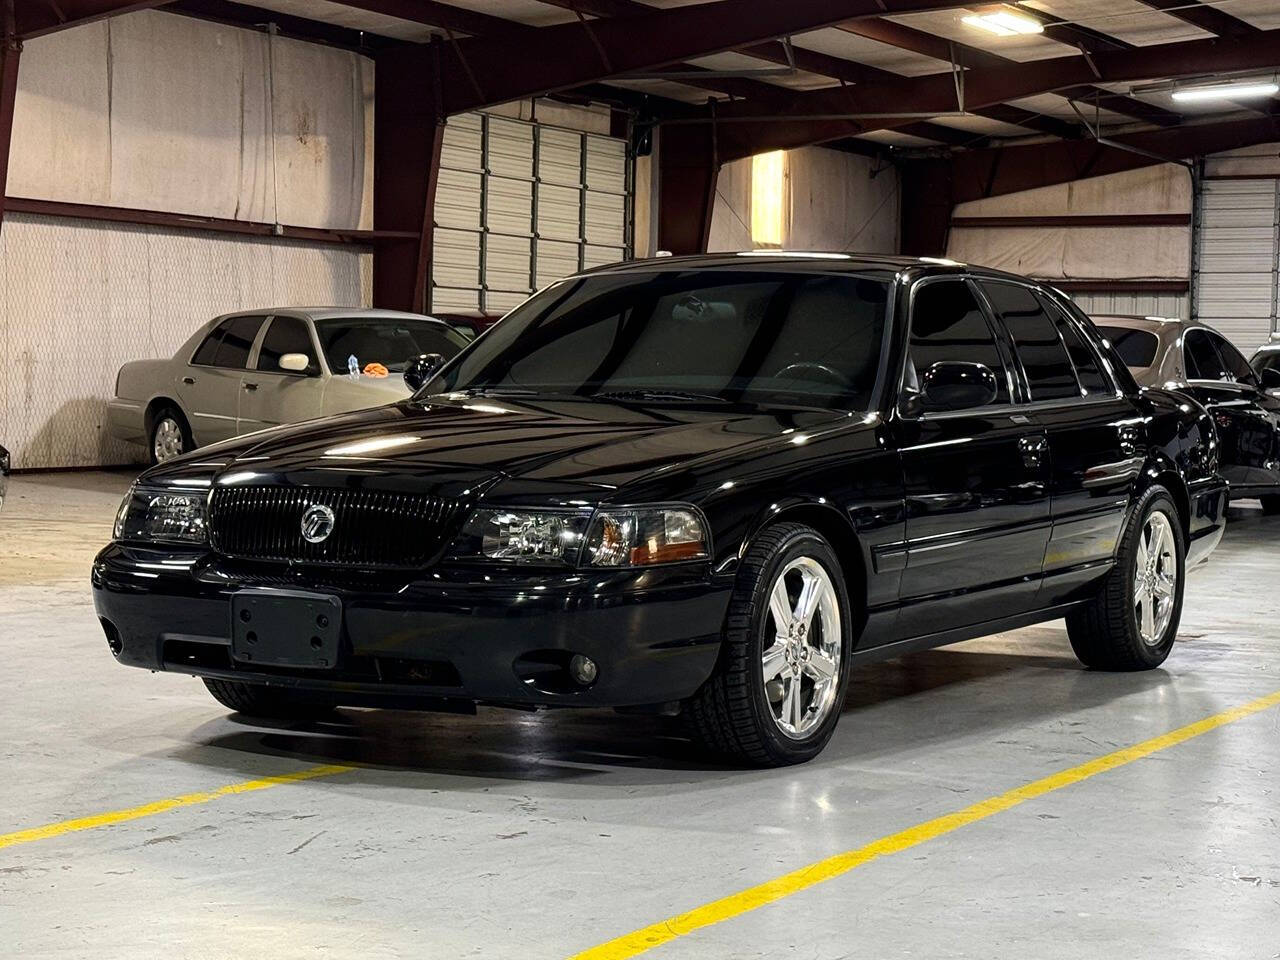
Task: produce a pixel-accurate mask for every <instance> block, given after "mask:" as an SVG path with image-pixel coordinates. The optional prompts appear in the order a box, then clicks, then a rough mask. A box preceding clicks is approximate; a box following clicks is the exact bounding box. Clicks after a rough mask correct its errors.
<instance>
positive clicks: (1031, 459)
mask: <svg viewBox="0 0 1280 960" xmlns="http://www.w3.org/2000/svg"><path fill="white" fill-rule="evenodd" d="M1018 449H1019V450H1021V451H1022V462H1023V464H1024V465H1025V466H1026V467H1027V468H1028V469H1029V470H1039V469H1040V467H1041V466H1043V465H1044V454H1045V451H1046V450H1048V449H1049V441H1048V440H1047V439H1046V438H1045V437H1023V438H1022V439H1021V440H1019V441H1018Z"/></svg>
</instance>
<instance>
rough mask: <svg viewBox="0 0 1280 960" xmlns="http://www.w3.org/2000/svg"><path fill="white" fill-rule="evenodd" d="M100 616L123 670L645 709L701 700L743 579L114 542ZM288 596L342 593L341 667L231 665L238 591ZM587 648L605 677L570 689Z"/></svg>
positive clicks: (350, 699) (691, 572)
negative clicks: (264, 555) (417, 565)
mask: <svg viewBox="0 0 1280 960" xmlns="http://www.w3.org/2000/svg"><path fill="white" fill-rule="evenodd" d="M92 582H93V593H94V606H95V607H96V609H97V612H98V616H99V618H100V619H101V620H102V622H103V627H104V629H105V631H106V633H107V639H108V643H109V645H110V646H111V649H112V652H113V653H114V654H115V657H116V659H117V660H118V661H120V662H121V663H123V664H127V665H129V666H135V667H144V668H147V669H151V670H166V671H173V672H176V673H187V674H193V675H196V676H204V677H218V678H225V679H235V680H243V681H249V682H257V683H267V684H273V685H279V686H285V687H293V688H298V689H308V690H320V691H325V692H328V693H331V694H335V695H336V696H337V699H338V700H339V702H342V703H346V704H369V705H405V706H413V705H415V704H417V703H419V702H422V703H423V704H424V705H426V704H428V703H429V702H432V701H440V700H450V701H472V702H477V701H481V702H488V703H504V704H512V705H564V706H569V705H572V706H639V705H648V704H657V703H667V702H670V701H674V700H682V699H685V698H686V697H689V696H691V695H692V694H693V693H694V692H696V691H697V689H698V688H699V687H700V686H701V685H702V683H703V682H704V681H705V680H706V679H707V677H709V676H710V675H711V672H712V670H713V669H714V667H715V663H716V659H717V657H718V656H719V651H720V634H721V628H722V626H723V623H724V618H725V614H726V611H727V609H728V603H729V591H730V589H731V584H730V583H728V582H723V583H722V582H717V581H715V580H713V579H712V578H711V577H710V575H709V570H708V567H707V565H706V564H693V565H686V564H681V565H673V566H669V567H653V568H650V569H648V570H640V571H609V572H603V573H602V572H598V571H565V572H563V573H540V574H531V573H522V572H512V571H510V570H485V569H477V568H457V569H454V568H447V569H446V568H441V569H438V570H434V571H432V572H431V573H430V574H426V575H418V576H415V577H413V578H406V577H401V578H398V579H397V578H394V577H388V576H378V577H372V576H369V577H358V576H355V575H347V574H341V573H336V572H333V571H313V572H311V573H310V574H309V575H308V576H306V577H299V576H298V575H296V574H289V573H288V572H287V571H285V570H284V569H282V568H278V567H277V568H266V567H264V566H262V565H256V566H249V565H243V564H242V565H236V564H233V563H230V562H228V561H224V560H221V559H219V558H217V557H215V556H211V555H209V554H204V553H198V554H197V553H193V554H185V555H184V554H177V553H175V552H174V551H172V550H155V549H149V548H143V547H135V546H126V545H121V544H112V545H110V546H108V547H107V548H106V549H104V550H103V551H102V552H101V553H100V554H99V555H98V557H97V559H96V560H95V561H94V565H93V573H92ZM263 587H266V588H270V587H281V588H288V589H290V590H307V591H314V592H316V593H321V594H326V595H331V596H336V597H338V598H339V599H340V600H341V601H342V606H343V628H342V636H341V640H340V646H339V657H338V662H337V663H336V665H334V666H333V667H332V668H330V669H324V670H316V669H309V668H292V667H289V668H286V667H261V666H256V665H249V664H244V663H240V662H238V661H234V660H233V659H232V656H231V633H232V625H231V596H232V594H233V593H235V592H236V591H237V590H241V589H249V588H263ZM573 654H583V655H585V656H588V657H590V658H591V659H592V660H594V661H595V662H596V664H597V665H598V668H599V675H598V677H597V678H596V680H595V682H594V683H592V684H591V685H590V686H587V687H582V686H580V685H578V684H576V683H573V682H571V678H570V676H569V674H568V671H567V664H568V660H569V658H570V657H571V656H572V655H573Z"/></svg>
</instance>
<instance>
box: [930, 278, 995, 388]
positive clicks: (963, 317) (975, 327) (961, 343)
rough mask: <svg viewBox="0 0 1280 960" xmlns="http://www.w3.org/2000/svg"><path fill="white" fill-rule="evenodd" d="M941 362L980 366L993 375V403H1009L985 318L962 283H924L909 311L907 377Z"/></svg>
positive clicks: (967, 286)
mask: <svg viewBox="0 0 1280 960" xmlns="http://www.w3.org/2000/svg"><path fill="white" fill-rule="evenodd" d="M943 360H958V361H964V362H967V363H980V364H982V365H983V366H986V367H989V368H990V369H991V372H992V373H994V374H995V375H996V390H997V392H996V398H995V400H994V401H993V402H994V403H1008V402H1009V378H1008V376H1007V375H1006V373H1005V366H1004V362H1003V361H1002V360H1001V358H1000V350H999V348H998V347H997V346H996V340H995V336H994V335H993V334H992V332H991V326H990V324H988V323H987V318H986V315H985V314H984V313H983V312H982V308H981V307H979V306H978V301H977V299H976V298H975V297H974V295H973V291H972V290H970V289H969V285H968V284H967V283H966V282H965V281H963V280H939V281H935V282H933V283H925V284H923V285H922V286H921V287H920V288H919V290H918V291H917V292H916V295H915V302H914V304H913V306H912V309H911V365H912V367H914V371H911V370H909V371H908V375H909V376H910V375H911V374H912V373H914V374H915V375H916V376H919V374H921V373H924V371H926V370H928V369H929V367H931V366H933V365H934V364H935V363H938V362H940V361H943Z"/></svg>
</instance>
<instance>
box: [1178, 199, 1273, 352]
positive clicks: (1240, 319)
mask: <svg viewBox="0 0 1280 960" xmlns="http://www.w3.org/2000/svg"><path fill="white" fill-rule="evenodd" d="M1198 221H1199V231H1200V233H1199V237H1198V238H1197V239H1198V242H1197V246H1196V250H1197V254H1198V257H1197V264H1196V278H1195V285H1194V289H1195V316H1196V319H1198V320H1203V321H1205V322H1206V323H1208V324H1210V325H1211V326H1214V327H1217V328H1218V329H1219V330H1221V331H1222V332H1223V333H1224V334H1226V335H1227V336H1228V337H1229V338H1230V339H1231V340H1232V341H1233V342H1234V343H1235V344H1236V345H1237V346H1238V347H1240V349H1241V350H1243V351H1245V353H1246V354H1247V353H1249V352H1250V351H1252V350H1253V349H1255V348H1257V347H1258V346H1259V345H1260V344H1262V343H1265V342H1266V341H1267V340H1268V339H1269V338H1270V336H1271V333H1272V331H1273V330H1274V329H1275V328H1276V326H1277V294H1278V292H1280V291H1278V290H1277V286H1278V285H1280V180H1277V179H1275V178H1270V177H1264V178H1258V179H1256V180H1253V179H1250V180H1209V181H1207V182H1206V183H1205V184H1204V189H1203V191H1202V193H1201V198H1200V212H1199V218H1198Z"/></svg>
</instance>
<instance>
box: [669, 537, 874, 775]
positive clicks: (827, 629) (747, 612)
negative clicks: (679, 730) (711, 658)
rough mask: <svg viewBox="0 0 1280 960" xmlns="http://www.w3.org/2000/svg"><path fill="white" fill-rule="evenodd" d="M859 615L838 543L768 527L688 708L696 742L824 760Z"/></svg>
mask: <svg viewBox="0 0 1280 960" xmlns="http://www.w3.org/2000/svg"><path fill="white" fill-rule="evenodd" d="M851 621H852V616H851V612H850V608H849V596H848V591H847V590H846V588H845V584H844V577H843V575H842V572H841V569H840V562H839V560H838V559H837V558H836V555H835V551H834V550H832V549H831V545H830V544H828V543H827V541H826V540H825V539H823V537H822V536H821V535H820V534H819V533H818V532H817V531H816V530H814V529H812V528H811V527H807V526H803V525H801V524H797V523H779V524H776V525H774V526H772V527H769V528H768V529H766V530H765V531H764V532H763V533H761V534H760V535H759V536H758V537H757V538H756V540H755V542H754V543H752V545H751V547H750V549H748V551H747V553H746V555H745V556H744V557H743V559H742V565H741V567H740V568H739V572H738V578H737V583H736V585H735V587H734V591H733V596H732V598H731V600H730V604H729V615H728V617H727V619H726V622H725V631H724V640H723V649H722V652H721V656H720V662H719V663H718V664H717V667H716V672H715V673H714V674H713V675H712V677H711V679H709V680H708V681H707V682H706V684H705V685H704V686H703V688H702V689H701V690H700V691H699V692H698V693H697V694H696V695H695V696H694V698H693V700H692V701H691V702H690V703H689V705H688V706H689V711H688V712H689V715H690V717H691V719H692V721H693V725H694V730H695V735H696V736H697V738H698V739H699V740H700V741H701V742H702V743H703V744H704V745H705V746H707V747H708V748H710V749H711V750H713V751H714V752H716V753H719V754H721V755H723V756H726V757H728V758H731V759H733V760H737V761H745V762H747V763H751V764H754V765H757V766H770V767H773V766H782V765H784V764H790V763H801V762H803V761H805V760H809V759H811V758H812V757H815V756H817V755H818V753H820V752H821V751H822V748H823V747H824V746H826V744H827V741H828V740H830V739H831V735H832V733H833V732H834V731H835V727H836V722H837V721H838V720H839V718H840V710H841V707H842V706H843V703H844V695H845V687H846V685H847V682H848V676H849V652H850V632H851Z"/></svg>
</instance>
